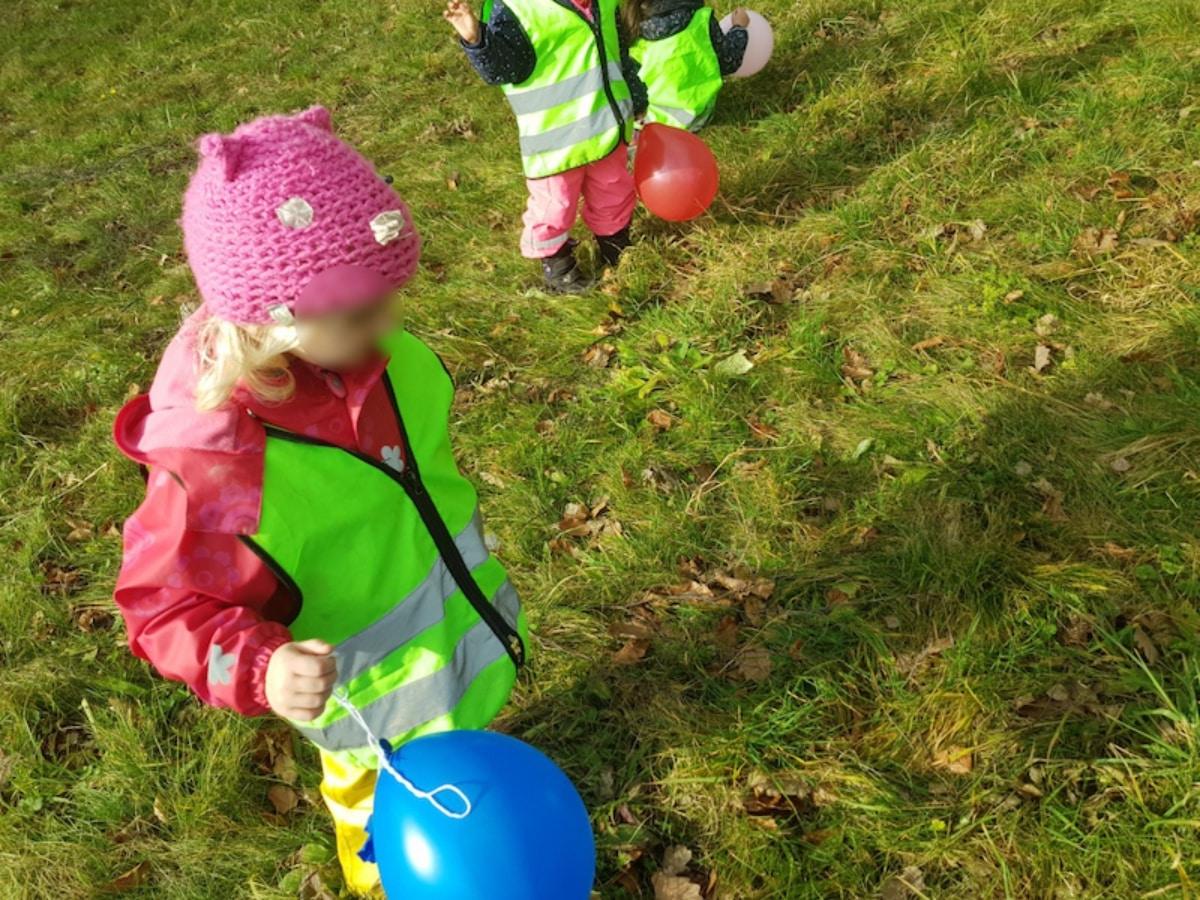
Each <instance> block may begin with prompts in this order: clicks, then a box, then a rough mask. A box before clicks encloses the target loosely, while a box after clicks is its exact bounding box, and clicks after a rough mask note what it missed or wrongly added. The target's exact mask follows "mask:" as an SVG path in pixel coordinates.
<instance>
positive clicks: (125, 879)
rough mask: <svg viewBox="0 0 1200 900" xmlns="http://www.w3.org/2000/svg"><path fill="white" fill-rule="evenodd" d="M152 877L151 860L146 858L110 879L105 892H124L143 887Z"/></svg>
mask: <svg viewBox="0 0 1200 900" xmlns="http://www.w3.org/2000/svg"><path fill="white" fill-rule="evenodd" d="M149 877H150V862H149V860H145V861H143V862H140V863H138V864H137V865H136V866H134V867H133V868H132V869H130V870H129V871H128V872H123V873H121V874H120V875H118V876H117V877H116V878H114V879H113V880H112V881H110V882H109V883H108V884H107V885H105V887H104V892H105V893H108V894H122V893H124V892H125V891H132V890H133V889H134V888H138V887H141V886H142V885H143V884H145V883H146V880H147V879H148V878H149Z"/></svg>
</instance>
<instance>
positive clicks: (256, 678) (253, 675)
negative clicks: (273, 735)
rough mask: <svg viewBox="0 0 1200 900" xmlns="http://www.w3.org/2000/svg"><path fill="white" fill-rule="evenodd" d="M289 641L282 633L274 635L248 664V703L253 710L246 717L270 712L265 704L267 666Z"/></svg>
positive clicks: (287, 635) (268, 705)
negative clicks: (275, 653) (277, 651)
mask: <svg viewBox="0 0 1200 900" xmlns="http://www.w3.org/2000/svg"><path fill="white" fill-rule="evenodd" d="M290 640H291V636H290V635H289V634H287V633H286V632H284V633H283V634H279V635H276V636H275V637H273V638H271V639H270V640H269V641H267V642H266V643H264V644H263V645H262V646H261V647H259V648H258V651H257V652H256V653H255V654H254V660H253V661H252V662H251V664H250V702H251V703H252V704H253V708H251V709H248V710H247V711H246V714H247V715H251V716H263V715H266V714H267V713H269V712H270V711H271V705H270V704H269V703H268V702H267V664H268V663H269V662H270V661H271V656H272V654H274V652H275V651H276V650H278V649H279V648H280V647H282V646H283V645H284V644H286V643H288V642H289V641H290Z"/></svg>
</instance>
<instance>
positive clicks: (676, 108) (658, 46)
mask: <svg viewBox="0 0 1200 900" xmlns="http://www.w3.org/2000/svg"><path fill="white" fill-rule="evenodd" d="M622 14H623V16H624V18H625V23H626V27H627V29H628V31H629V33H630V34H632V35H635V40H634V43H633V46H632V47H631V48H630V50H629V53H630V56H631V57H632V58H633V59H634V60H635V62H636V72H637V75H638V77H639V78H640V79H641V81H642V82H643V83H644V84H645V85H646V94H647V97H648V108H647V110H646V115H645V119H644V121H645V122H647V123H651V122H657V123H660V124H663V125H671V126H673V127H675V128H686V129H688V130H690V131H699V130H700V129H701V128H702V127H704V125H705V124H706V123H707V122H708V120H709V119H710V118H711V117H712V114H713V110H714V109H715V108H716V105H717V94H719V93H720V92H721V83H722V79H723V78H724V76H726V75H731V74H733V73H734V72H736V71H737V70H738V67H740V66H741V64H742V59H743V57H744V56H745V55H746V45H747V42H748V39H749V34H748V32H747V31H746V26H747V25H749V24H750V17H749V16H748V15H747V14H746V10H744V9H740V8H739V9H736V10H734V12H733V16H732V19H733V23H732V27H731V28H730V29H729V32H728V33H726V32H724V31H722V30H721V26H720V25H719V24H718V22H717V17H716V14H715V13H714V12H713V10H712V8H711V7H709V6H708V5H707V4H706V3H705V2H704V0H629V2H627V3H625V4H624V6H623V7H622Z"/></svg>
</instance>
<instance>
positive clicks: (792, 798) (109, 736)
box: [0, 0, 1200, 900]
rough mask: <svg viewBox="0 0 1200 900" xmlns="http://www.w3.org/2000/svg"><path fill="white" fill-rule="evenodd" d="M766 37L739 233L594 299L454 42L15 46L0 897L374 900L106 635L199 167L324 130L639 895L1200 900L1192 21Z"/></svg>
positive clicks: (400, 13) (615, 868) (662, 249)
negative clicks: (537, 217)
mask: <svg viewBox="0 0 1200 900" xmlns="http://www.w3.org/2000/svg"><path fill="white" fill-rule="evenodd" d="M755 5H757V6H758V7H759V8H760V9H761V10H762V12H764V13H765V14H767V16H768V17H769V18H771V19H772V21H773V22H774V24H775V26H776V38H777V49H776V56H775V59H774V60H773V62H772V66H771V68H770V70H769V71H768V73H766V74H764V75H763V76H762V77H760V78H757V79H754V80H750V81H744V82H737V83H733V84H731V85H730V86H729V87H728V88H727V89H726V91H725V93H724V94H723V96H722V100H721V109H720V111H719V114H718V116H717V118H716V120H715V123H714V124H713V125H712V127H711V128H710V129H709V130H708V131H707V132H706V133H705V137H706V139H707V140H708V141H709V142H710V144H711V146H712V147H713V149H714V151H715V152H716V154H717V156H718V158H719V160H720V162H721V167H722V177H723V188H722V193H721V195H720V197H719V198H718V200H717V202H716V203H715V204H714V206H713V209H712V210H711V212H710V214H708V215H707V216H705V217H704V218H702V219H700V220H699V221H697V222H695V223H692V224H689V225H680V226H675V225H670V224H667V223H664V222H659V221H654V220H651V219H649V218H646V217H645V216H640V217H639V218H638V220H637V223H636V227H637V238H638V244H637V246H636V247H635V248H634V249H633V250H632V252H630V254H629V255H628V257H627V258H626V260H625V262H624V263H623V265H622V267H621V270H620V272H619V273H618V274H617V276H616V277H615V278H613V279H612V280H611V281H609V282H607V283H606V285H605V288H604V290H603V291H601V292H598V293H596V294H594V295H592V296H589V297H586V298H583V299H557V298H550V297H547V296H545V295H544V294H542V293H541V292H539V291H538V290H537V289H536V288H537V284H538V276H537V273H536V272H535V271H534V269H533V268H531V266H530V265H529V264H528V263H527V262H526V261H524V260H522V259H521V258H520V257H519V256H518V254H517V251H516V238H517V232H518V227H519V213H520V210H521V206H522V202H523V197H524V189H523V184H522V181H521V179H520V177H519V162H518V159H517V156H516V153H515V137H514V133H513V125H512V122H511V117H510V115H509V113H508V112H507V108H506V106H505V105H504V103H503V100H502V98H501V96H500V94H499V93H498V92H497V91H495V90H494V89H490V88H488V87H487V86H485V85H484V84H482V82H480V81H479V80H478V79H477V78H476V77H475V76H474V74H473V73H472V72H471V70H470V68H469V66H468V64H467V62H466V60H465V59H464V58H463V56H462V54H461V52H460V51H459V50H458V49H457V47H456V46H455V45H454V43H453V42H452V40H451V38H450V34H449V30H448V28H447V27H446V26H445V23H443V22H442V21H441V20H440V19H439V17H438V11H439V4H437V3H436V2H433V0H390V2H359V3H352V2H347V0H327V2H319V0H253V2H251V0H222V2H220V3H215V2H214V3H181V2H175V0H141V2H136V3H134V2H128V0H60V2H50V0H9V2H8V3H7V4H6V5H5V11H6V14H7V15H6V19H7V21H6V22H5V28H4V33H3V36H2V37H0V498H2V499H0V552H2V553H3V555H4V563H3V565H2V566H0V897H3V898H5V900H8V898H14V900H15V898H38V900H40V898H51V897H53V898H83V897H93V896H97V895H100V894H102V893H104V892H109V893H114V894H122V895H126V896H129V897H147V898H151V897H152V898H156V900H158V898H161V900H183V898H222V900H224V898H231V897H255V898H283V897H296V896H297V894H298V893H299V894H300V895H301V896H304V897H309V898H319V897H328V896H336V895H337V893H338V891H339V888H340V877H339V875H338V873H337V867H336V863H332V862H331V857H332V851H331V836H330V831H329V826H328V821H327V817H326V814H325V811H324V809H323V808H321V807H320V805H319V799H318V797H317V794H316V784H317V780H318V772H317V769H316V767H315V763H316V760H315V754H314V753H313V752H312V750H311V748H309V747H307V746H302V745H300V744H299V743H298V742H297V746H296V747H295V749H294V764H293V760H292V751H291V750H290V749H289V747H288V741H287V739H286V737H285V736H284V734H283V733H282V732H280V731H279V726H278V725H277V724H275V723H273V722H271V721H269V720H245V719H241V718H239V717H237V716H235V715H233V714H230V713H227V712H224V711H218V710H212V709H208V708H204V707H202V706H201V705H200V704H199V703H198V702H196V701H195V700H194V699H193V698H192V697H191V696H190V695H189V693H188V692H187V691H186V690H185V689H184V688H182V687H180V686H178V685H175V684H172V683H168V682H166V681H164V680H162V679H160V678H158V677H157V676H155V675H153V674H152V673H151V671H150V670H149V669H148V667H147V666H145V665H144V664H142V663H140V662H138V661H136V660H135V659H133V657H132V656H131V655H130V654H129V652H128V651H127V649H126V647H125V636H124V632H123V627H122V625H121V623H120V621H119V618H117V619H114V615H113V612H114V610H113V607H112V605H111V602H110V599H109V597H110V592H111V588H112V583H113V579H114V577H115V575H116V572H117V569H118V565H119V561H120V547H119V538H118V533H117V530H116V529H117V528H118V527H119V525H120V523H121V521H122V519H123V518H124V517H125V516H126V515H127V514H128V513H129V512H130V511H131V510H132V509H133V507H134V506H135V505H136V504H137V502H138V500H139V498H140V495H141V482H140V478H139V476H138V474H137V472H136V471H135V469H134V467H133V466H132V465H131V464H128V463H126V462H124V461H123V460H122V459H121V458H119V456H118V454H117V452H116V450H115V448H114V447H113V446H112V445H111V442H110V440H109V438H108V434H109V429H110V426H111V422H112V418H113V415H114V413H115V411H116V410H117V408H118V407H119V406H120V404H121V403H122V402H123V400H124V398H125V397H126V396H127V394H129V393H130V392H132V391H136V390H137V389H138V387H137V386H141V387H143V388H144V387H145V386H146V385H147V384H148V383H149V380H150V378H151V376H152V374H153V371H154V367H155V362H156V357H157V354H158V353H159V351H160V349H161V348H162V347H163V346H164V345H165V343H166V341H167V339H168V338H169V336H170V335H171V333H172V331H173V329H174V328H175V326H176V324H177V322H178V320H179V316H180V307H181V306H185V305H186V304H188V303H191V302H192V301H193V292H192V287H191V283H190V278H189V274H188V271H187V268H186V266H185V264H184V260H183V257H182V253H181V249H180V240H179V234H178V229H177V227H176V226H175V219H176V217H177V215H178V207H179V198H180V195H181V192H182V189H183V185H184V183H185V180H186V178H187V176H188V174H189V173H190V171H191V168H192V165H193V161H194V151H193V149H192V146H191V141H192V140H193V139H194V138H195V137H196V136H197V135H199V134H200V133H202V132H205V131H210V130H228V129H230V128H232V127H233V126H234V125H235V124H236V123H237V122H239V121H242V120H245V119H248V118H250V117H253V116H255V115H258V114H261V113H266V112H272V111H287V110H290V109H295V108H298V107H302V106H306V105H308V104H310V103H312V102H317V101H320V102H323V103H325V104H326V105H328V106H329V107H330V108H331V109H332V110H333V112H334V121H335V125H336V127H337V128H338V129H339V131H340V133H341V134H343V135H344V136H345V137H347V138H349V139H351V140H352V141H354V142H355V143H356V144H358V145H359V146H360V147H362V148H363V149H364V151H365V152H366V153H367V154H368V155H369V156H370V157H372V158H373V159H374V160H376V161H377V163H378V164H379V166H380V168H381V171H383V172H386V173H391V174H393V175H394V176H395V178H396V184H397V186H398V187H399V188H400V190H401V192H402V193H403V195H404V196H405V197H406V198H407V199H408V200H409V201H410V203H411V205H412V207H413V211H414V215H415V217H416V218H417V221H418V224H419V227H420V228H421V229H422V231H423V232H424V234H425V236H426V239H427V242H426V253H425V264H424V268H423V274H422V275H421V276H420V277H419V278H418V279H417V280H416V281H415V282H414V283H413V285H412V287H411V289H410V290H408V292H407V295H406V296H407V309H408V316H409V327H410V328H412V329H413V330H415V331H416V332H418V333H420V334H422V335H424V336H426V337H427V338H428V339H429V340H430V342H431V343H433V344H434V345H435V346H436V347H437V349H438V350H439V351H441V353H442V354H443V355H444V356H445V357H446V359H447V361H448V363H449V364H450V367H451V369H452V370H453V371H454V373H455V375H456V378H457V380H458V383H459V386H460V389H459V402H458V404H457V407H456V423H455V424H456V429H457V433H458V450H459V453H460V457H461V459H462V461H463V464H464V466H465V467H466V468H467V469H468V470H469V471H470V472H471V473H472V474H473V476H474V477H475V478H476V480H477V481H478V482H479V483H480V484H481V486H482V491H483V502H484V508H485V510H486V512H487V514H488V516H489V520H490V525H491V528H492V529H493V530H494V531H495V532H496V533H497V534H498V535H499V536H500V537H501V539H502V541H503V544H504V546H503V551H502V552H503V554H504V556H505V557H506V561H507V563H508V564H509V566H510V568H511V570H512V572H513V574H514V576H515V580H516V581H517V584H518V585H519V587H520V588H521V589H522V592H523V594H524V596H525V599H526V602H527V604H528V606H529V609H530V615H531V621H532V623H533V626H534V628H535V631H536V638H535V642H534V650H535V653H536V659H535V660H534V662H533V664H532V666H531V669H532V671H531V673H530V676H531V677H530V678H529V679H527V680H526V681H525V683H524V684H523V686H522V687H521V688H520V690H519V692H518V695H517V697H516V698H515V700H514V703H513V704H512V706H511V708H510V710H509V711H508V712H507V713H506V715H505V717H504V718H503V720H502V722H501V727H503V728H505V729H507V730H509V731H511V732H512V733H514V734H517V735H519V736H521V737H523V738H525V739H526V740H529V741H531V742H533V743H535V744H537V745H538V746H540V747H542V748H544V749H545V750H547V751H548V752H549V753H550V754H551V755H552V756H554V758H555V759H556V760H557V761H558V762H559V763H560V764H562V765H563V767H564V768H565V769H566V770H567V771H568V773H569V774H570V775H571V776H572V777H573V778H574V779H575V781H576V782H577V784H578V785H579V788H580V790H581V792H582V794H583V796H584V798H585V800H586V801H587V803H588V806H589V808H590V809H591V811H592V817H593V824H594V826H595V831H596V837H597V842H598V851H599V880H598V883H597V889H598V891H599V896H600V897H602V898H604V900H608V898H632V897H636V896H642V897H650V896H653V895H654V891H655V888H654V887H653V886H652V880H653V879H654V878H655V875H656V873H658V879H657V881H658V885H657V890H658V892H659V894H660V896H662V897H683V898H692V900H695V898H697V897H700V896H703V897H704V898H706V900H711V898H723V900H734V898H737V900H742V898H832V897H845V898H868V897H872V898H874V897H882V898H884V900H903V898H905V897H913V898H916V897H920V898H984V897H987V898H990V897H1008V898H1020V900H1025V898H1056V900H1057V898H1085V897H1086V898H1117V900H1125V898H1137V897H1167V898H1189V897H1195V896H1197V895H1198V894H1200V887H1195V886H1194V882H1195V881H1196V880H1198V879H1200V842H1198V840H1197V829H1198V828H1200V744H1198V734H1197V730H1198V728H1200V705H1198V701H1197V692H1198V688H1200V682H1198V678H1200V642H1198V640H1197V637H1196V635H1197V626H1198V624H1200V616H1198V615H1197V603H1198V602H1200V541H1198V539H1197V527H1196V525H1197V520H1198V518H1200V416H1198V411H1200V306H1198V301H1200V279H1198V277H1197V270H1196V267H1197V263H1200V233H1198V226H1200V49H1198V48H1200V43H1198V42H1197V35H1198V34H1200V5H1197V3H1196V2H1195V0H1158V2H1154V3H1148V2H1145V0H998V2H988V3H985V2H980V0H966V2H963V0H907V2H898V0H887V2H880V0H859V2H851V0H810V2H804V3H791V2H786V0H756V4H755ZM739 354H740V355H739ZM743 360H746V361H748V362H750V363H752V364H753V367H752V368H749V369H748V370H747V368H746V366H745V365H744V364H743V362H742V361H743ZM743 370H745V371H743ZM573 504H574V505H573ZM351 563H352V561H348V564H351ZM293 806H294V808H290V807H293ZM278 810H282V812H280V811H278ZM680 846H681V847H685V848H687V849H688V850H689V851H691V853H692V856H691V859H690V861H688V862H687V864H686V867H684V866H682V865H681V864H682V862H683V858H684V856H685V854H683V853H682V852H681V851H678V850H671V852H670V853H669V854H667V855H668V856H669V859H667V860H666V863H665V864H666V867H667V869H668V870H670V871H672V872H681V877H682V878H685V879H691V880H693V881H694V882H695V883H696V885H697V887H696V888H695V890H694V892H688V891H687V890H684V888H685V887H686V885H684V884H683V882H680V881H671V880H670V879H668V878H664V877H663V875H662V874H661V870H662V869H663V866H664V853H666V851H668V849H669V848H676V847H680ZM672 890H674V891H675V893H671V891H672ZM323 891H324V892H325V893H322V892H323ZM639 892H640V893H639Z"/></svg>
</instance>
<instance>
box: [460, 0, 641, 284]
mask: <svg viewBox="0 0 1200 900" xmlns="http://www.w3.org/2000/svg"><path fill="white" fill-rule="evenodd" d="M444 16H445V18H446V20H447V21H449V22H450V24H451V25H453V26H454V29H455V30H456V31H457V32H458V35H459V38H460V39H461V43H462V46H463V49H464V50H465V51H466V53H467V57H468V59H470V61H471V64H472V65H473V66H474V67H475V69H476V71H478V72H479V74H480V75H481V76H482V77H483V79H484V81H486V82H487V83H488V84H493V85H499V86H500V88H501V89H502V90H503V91H504V94H505V96H506V97H507V98H508V102H509V105H510V106H511V107H512V110H513V113H514V115H515V116H516V118H517V133H518V136H519V145H520V149H521V161H522V165H523V167H524V170H525V177H526V185H527V187H528V190H529V201H528V204H527V206H526V209H525V216H524V220H525V229H524V231H523V233H522V235H521V253H522V255H524V256H525V257H527V258H529V259H539V260H541V262H542V273H543V276H544V277H545V281H546V285H547V287H548V288H549V289H550V290H551V291H555V292H559V293H581V292H583V291H586V290H588V289H589V288H590V287H591V286H592V283H593V282H592V280H591V279H589V278H588V277H586V276H585V275H584V273H583V272H582V271H581V270H580V268H579V265H578V263H577V261H576V258H575V246H576V245H575V242H574V241H573V240H571V236H570V235H571V228H572V226H574V224H575V219H576V216H577V215H578V209H579V201H580V200H581V199H582V200H583V221H584V224H586V225H587V227H588V228H589V229H590V230H591V231H592V233H593V234H594V235H595V236H596V242H597V246H598V249H599V258H600V263H601V265H603V266H614V265H616V264H617V261H618V260H619V259H620V256H621V252H622V251H623V250H624V249H625V247H626V246H628V244H629V222H630V220H631V219H632V218H633V209H634V206H635V205H636V202H637V198H636V193H635V190H634V185H633V177H632V176H631V175H630V173H629V168H628V153H627V150H626V144H627V143H628V142H629V140H630V139H631V138H632V136H633V119H634V116H635V115H636V114H637V113H638V112H640V111H641V110H642V109H644V106H645V93H644V90H643V89H642V87H641V85H640V83H639V82H638V81H637V79H636V78H633V77H629V76H628V75H627V74H626V71H627V70H628V69H629V68H630V66H631V62H630V61H629V59H628V53H627V50H626V41H625V38H624V35H623V33H622V30H621V28H620V25H619V22H618V15H617V0H485V2H484V5H483V13H482V16H481V17H477V16H476V15H475V13H474V12H473V11H472V10H471V8H470V7H469V6H467V4H466V3H465V2H463V0H449V3H448V4H447V7H446V11H445V13H444ZM481 20H482V21H481Z"/></svg>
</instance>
